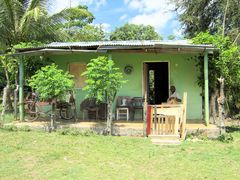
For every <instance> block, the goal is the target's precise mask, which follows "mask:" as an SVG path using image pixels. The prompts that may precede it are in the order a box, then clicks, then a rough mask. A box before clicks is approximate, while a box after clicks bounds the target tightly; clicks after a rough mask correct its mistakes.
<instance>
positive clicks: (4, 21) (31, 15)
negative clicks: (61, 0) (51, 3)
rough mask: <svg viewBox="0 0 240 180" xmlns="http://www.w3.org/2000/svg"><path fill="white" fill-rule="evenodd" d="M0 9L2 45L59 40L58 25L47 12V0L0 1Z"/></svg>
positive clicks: (0, 38) (0, 39)
mask: <svg viewBox="0 0 240 180" xmlns="http://www.w3.org/2000/svg"><path fill="white" fill-rule="evenodd" d="M0 7H1V10H0V43H1V45H5V46H7V47H11V46H12V45H14V44H18V43H20V42H28V41H32V40H37V41H46V40H48V41H51V40H56V39H57V38H59V36H58V35H59V33H56V28H57V26H58V23H57V21H55V20H54V19H53V18H52V17H51V16H50V15H49V14H48V12H47V0H0Z"/></svg>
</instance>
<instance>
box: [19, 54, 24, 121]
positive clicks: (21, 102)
mask: <svg viewBox="0 0 240 180" xmlns="http://www.w3.org/2000/svg"><path fill="white" fill-rule="evenodd" d="M23 81H24V62H23V57H20V60H19V114H20V121H21V122H22V121H23V120H24V91H23Z"/></svg>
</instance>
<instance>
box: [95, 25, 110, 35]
mask: <svg viewBox="0 0 240 180" xmlns="http://www.w3.org/2000/svg"><path fill="white" fill-rule="evenodd" d="M94 26H97V27H101V28H102V30H103V31H104V32H107V33H109V32H110V31H111V25H110V24H108V23H101V24H94Z"/></svg>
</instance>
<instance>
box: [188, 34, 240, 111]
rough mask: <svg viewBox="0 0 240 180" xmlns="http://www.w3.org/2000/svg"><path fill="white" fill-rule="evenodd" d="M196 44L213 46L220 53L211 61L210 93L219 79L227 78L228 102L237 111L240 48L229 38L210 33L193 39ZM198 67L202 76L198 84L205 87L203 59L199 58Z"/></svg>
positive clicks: (239, 94) (239, 95)
mask: <svg viewBox="0 0 240 180" xmlns="http://www.w3.org/2000/svg"><path fill="white" fill-rule="evenodd" d="M192 40H193V43H195V44H212V45H214V46H215V47H216V48H217V49H218V51H217V52H214V54H213V55H212V56H210V59H209V81H210V83H209V88H210V92H214V90H215V89H216V88H217V87H218V80H217V78H219V77H221V76H222V77H224V78H225V92H226V95H227V96H228V98H229V99H228V100H229V101H232V102H233V104H234V106H235V107H234V108H233V109H232V110H234V109H236V105H237V103H239V100H238V97H240V93H239V90H240V88H239V87H240V50H239V47H238V46H236V45H235V44H233V43H232V41H231V40H230V38H229V37H222V36H220V35H211V34H209V33H208V32H206V33H203V32H202V33H199V34H198V35H197V36H196V37H195V38H193V39H192ZM197 66H198V67H200V70H201V71H200V72H201V74H200V75H199V77H198V83H199V85H201V86H202V87H203V85H204V79H203V77H204V76H203V57H202V56H200V57H198V61H197Z"/></svg>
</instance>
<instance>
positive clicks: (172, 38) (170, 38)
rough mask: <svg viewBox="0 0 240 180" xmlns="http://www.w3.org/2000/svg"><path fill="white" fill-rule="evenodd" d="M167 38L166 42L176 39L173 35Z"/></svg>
mask: <svg viewBox="0 0 240 180" xmlns="http://www.w3.org/2000/svg"><path fill="white" fill-rule="evenodd" d="M167 38H168V40H174V39H176V36H175V35H173V34H170V35H169V36H168V37H167Z"/></svg>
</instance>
